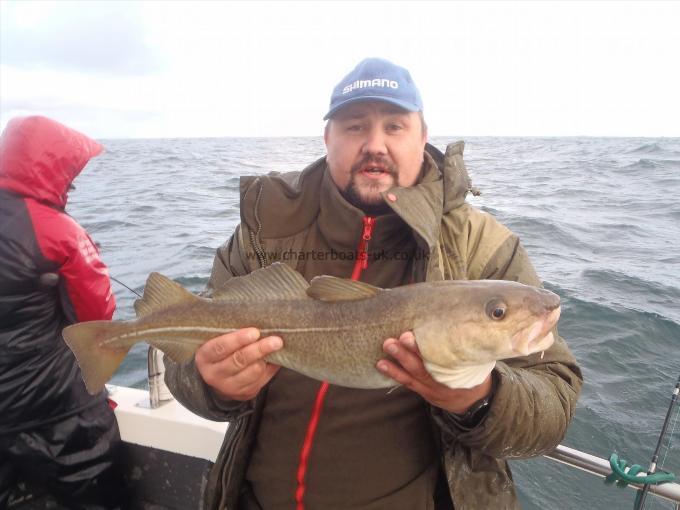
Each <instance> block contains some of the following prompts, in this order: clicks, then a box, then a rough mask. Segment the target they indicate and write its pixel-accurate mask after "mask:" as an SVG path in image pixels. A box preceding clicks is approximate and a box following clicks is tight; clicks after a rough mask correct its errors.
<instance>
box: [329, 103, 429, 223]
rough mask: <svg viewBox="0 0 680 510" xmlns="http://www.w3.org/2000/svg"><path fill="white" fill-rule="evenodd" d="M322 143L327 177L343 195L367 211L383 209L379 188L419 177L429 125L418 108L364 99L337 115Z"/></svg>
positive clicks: (413, 182)
mask: <svg viewBox="0 0 680 510" xmlns="http://www.w3.org/2000/svg"><path fill="white" fill-rule="evenodd" d="M324 141H325V142H326V150H327V153H328V156H327V161H328V168H329V170H330V173H331V178H332V179H333V182H335V185H336V186H337V187H338V188H339V189H340V191H341V193H342V194H343V195H344V196H345V198H346V199H347V200H348V201H349V202H350V203H351V204H353V205H355V206H356V207H358V208H359V209H362V210H363V211H365V212H368V213H370V212H374V211H378V212H382V211H384V207H386V205H385V204H384V202H383V199H382V197H381V196H380V193H381V192H382V191H386V190H388V189H390V188H391V187H393V186H402V187H408V186H413V185H414V184H415V183H416V181H417V180H418V177H419V175H420V169H421V166H422V163H423V151H424V149H425V143H426V142H427V129H426V128H425V127H424V125H423V123H422V121H421V118H420V114H418V113H417V112H409V111H406V110H402V109H401V108H399V107H397V106H394V105H391V104H389V103H385V102H382V101H366V102H359V103H354V104H351V105H348V106H346V107H345V108H342V109H341V110H339V111H338V112H337V113H335V114H334V115H333V117H332V118H331V119H330V121H329V122H328V124H327V126H326V131H325V133H324Z"/></svg>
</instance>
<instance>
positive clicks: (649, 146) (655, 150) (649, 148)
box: [628, 143, 666, 154]
mask: <svg viewBox="0 0 680 510" xmlns="http://www.w3.org/2000/svg"><path fill="white" fill-rule="evenodd" d="M663 152H666V150H665V149H664V148H663V147H662V146H661V144H659V143H646V144H644V145H640V146H639V147H637V148H636V149H633V150H631V151H628V154H660V153H663Z"/></svg>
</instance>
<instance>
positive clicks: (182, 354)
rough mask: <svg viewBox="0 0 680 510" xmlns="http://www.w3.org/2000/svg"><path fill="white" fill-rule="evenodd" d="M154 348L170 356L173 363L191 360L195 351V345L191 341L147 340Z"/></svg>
mask: <svg viewBox="0 0 680 510" xmlns="http://www.w3.org/2000/svg"><path fill="white" fill-rule="evenodd" d="M149 343H150V344H151V345H153V346H154V347H155V348H156V349H158V350H160V351H162V352H163V354H164V355H166V356H167V357H168V358H170V359H171V360H172V361H174V362H175V363H185V362H187V361H189V360H191V359H192V358H193V357H194V354H195V353H196V348H197V345H196V344H195V343H192V342H172V343H171V342H169V341H167V340H166V341H159V342H155V341H152V342H149Z"/></svg>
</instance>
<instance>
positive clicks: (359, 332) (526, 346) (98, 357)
mask: <svg viewBox="0 0 680 510" xmlns="http://www.w3.org/2000/svg"><path fill="white" fill-rule="evenodd" d="M135 310H136V311H137V316H138V318H137V319H136V320H130V321H91V322H82V323H79V324H73V325H71V326H68V327H66V328H65V329H64V331H63V336H64V340H65V341H66V343H67V344H68V346H69V347H70V348H71V350H72V351H73V353H74V354H75V357H76V359H77V360H78V363H79V365H80V368H81V371H82V374H83V380H84V381H85V385H86V387H87V389H88V391H89V392H90V393H92V394H96V393H97V392H99V391H101V390H102V388H103V387H104V384H105V383H106V382H107V381H108V380H109V379H110V378H111V376H112V375H113V374H114V372H115V371H116V369H117V368H118V366H119V365H120V364H121V363H122V361H123V359H124V358H125V356H126V355H127V353H128V351H129V350H130V348H131V347H132V346H133V345H134V344H136V343H138V342H147V343H149V344H151V345H153V346H154V347H156V348H158V349H160V350H161V351H163V352H164V353H165V354H166V355H167V356H169V357H170V358H171V359H172V360H174V361H175V362H178V363H181V362H186V361H189V360H191V358H192V357H193V355H194V353H195V352H196V350H197V349H198V348H199V347H200V346H201V345H202V344H203V343H205V342H206V341H207V340H209V339H211V338H214V337H216V336H219V335H222V334H224V333H228V332H232V331H235V330H237V329H240V328H245V327H256V328H258V329H259V330H260V333H261V335H262V336H263V337H264V336H269V335H277V336H280V337H281V338H282V339H283V348H282V349H280V350H279V351H276V352H274V353H272V354H270V355H269V356H267V361H268V362H270V363H275V364H278V365H281V366H284V367H287V368H289V369H291V370H295V371H297V372H300V373H302V374H304V375H306V376H309V377H312V378H314V379H318V380H322V381H328V382H329V383H331V384H337V385H340V386H347V387H350V388H383V387H390V386H395V381H393V380H392V379H390V378H389V377H386V376H385V375H383V374H382V373H380V372H379V371H378V370H377V369H376V363H377V361H378V360H379V359H381V358H385V357H387V356H386V355H385V353H384V352H383V350H382V345H383V342H384V341H385V340H386V339H387V338H398V337H399V335H400V334H401V333H403V332H405V331H409V330H412V331H413V333H414V335H415V339H416V343H417V345H418V348H419V351H420V354H421V356H422V358H423V361H424V364H425V367H426V369H427V370H428V371H429V372H430V374H431V375H432V376H433V378H434V379H435V380H437V381H439V382H441V383H443V384H446V385H447V386H450V387H453V388H470V387H472V386H475V385H477V384H480V383H481V382H482V381H483V380H484V379H485V378H486V376H487V375H488V374H489V373H490V372H491V370H492V369H493V367H494V366H495V363H496V361H497V360H501V359H506V358H512V357H516V356H525V355H528V354H531V353H534V352H540V351H544V350H545V349H547V348H548V347H550V345H551V344H552V343H553V341H554V337H553V335H552V333H551V330H552V328H553V327H554V326H555V324H556V323H557V320H558V319H559V315H560V298H559V297H558V296H557V295H556V294H554V293H552V292H550V291H547V290H544V289H540V288H536V287H531V286H528V285H523V284H521V283H516V282H509V281H504V280H465V281H461V280H452V281H437V282H425V283H416V284H412V285H406V286H403V287H397V288H394V289H380V288H378V287H374V286H372V285H368V284H366V283H363V282H357V281H352V280H345V279H342V278H335V277H332V276H318V277H316V278H314V279H313V280H312V281H311V284H309V283H307V281H306V280H305V279H304V278H303V277H302V275H300V274H299V273H297V272H296V271H295V270H293V269H291V268H290V267H289V266H287V265H285V264H282V263H275V264H272V265H271V266H268V267H266V268H262V269H258V270H256V271H254V272H252V273H251V274H249V275H246V276H241V277H235V278H232V279H231V280H229V281H228V282H227V283H226V284H225V285H224V287H223V288H221V289H220V290H219V291H218V292H217V293H215V294H214V295H213V296H212V297H211V298H209V299H208V298H204V297H199V296H196V295H194V294H192V293H191V292H189V291H188V290H186V289H184V288H183V287H182V286H181V285H179V284H177V283H175V282H173V281H172V280H170V279H168V278H166V277H164V276H162V275H160V274H158V273H151V274H150V275H149V278H148V279H147V282H146V287H145V289H144V296H143V297H142V298H141V299H139V300H137V302H136V303H135Z"/></svg>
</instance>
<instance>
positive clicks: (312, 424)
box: [295, 216, 375, 510]
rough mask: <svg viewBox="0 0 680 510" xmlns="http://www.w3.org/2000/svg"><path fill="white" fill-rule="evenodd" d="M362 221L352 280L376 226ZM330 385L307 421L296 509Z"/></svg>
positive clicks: (368, 219) (299, 506) (300, 507)
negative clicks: (362, 226)
mask: <svg viewBox="0 0 680 510" xmlns="http://www.w3.org/2000/svg"><path fill="white" fill-rule="evenodd" d="M362 221H363V225H364V228H363V230H362V232H361V239H360V240H359V246H358V247H357V259H356V262H355V263H354V269H353V270H352V280H355V281H356V280H359V278H360V277H361V272H362V271H363V270H364V269H366V268H367V267H368V242H369V241H370V240H371V236H372V235H373V227H374V226H375V218H374V217H372V216H364V217H363V219H362ZM328 387H329V384H328V383H327V382H326V381H324V382H322V383H321V386H320V387H319V391H318V392H317V393H316V399H315V401H314V408H313V409H312V416H311V417H310V418H309V422H308V423H307V431H306V432H305V440H304V442H303V444H302V450H301V451H300V462H299V463H298V470H297V488H296V490H295V503H296V506H295V508H296V510H305V503H304V496H305V489H306V488H307V487H306V486H305V475H306V474H307V461H308V460H309V454H310V453H311V451H312V446H313V444H314V436H315V434H316V427H317V425H318V424H319V419H320V418H321V410H322V408H323V403H324V400H325V398H326V393H327V392H328Z"/></svg>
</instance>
